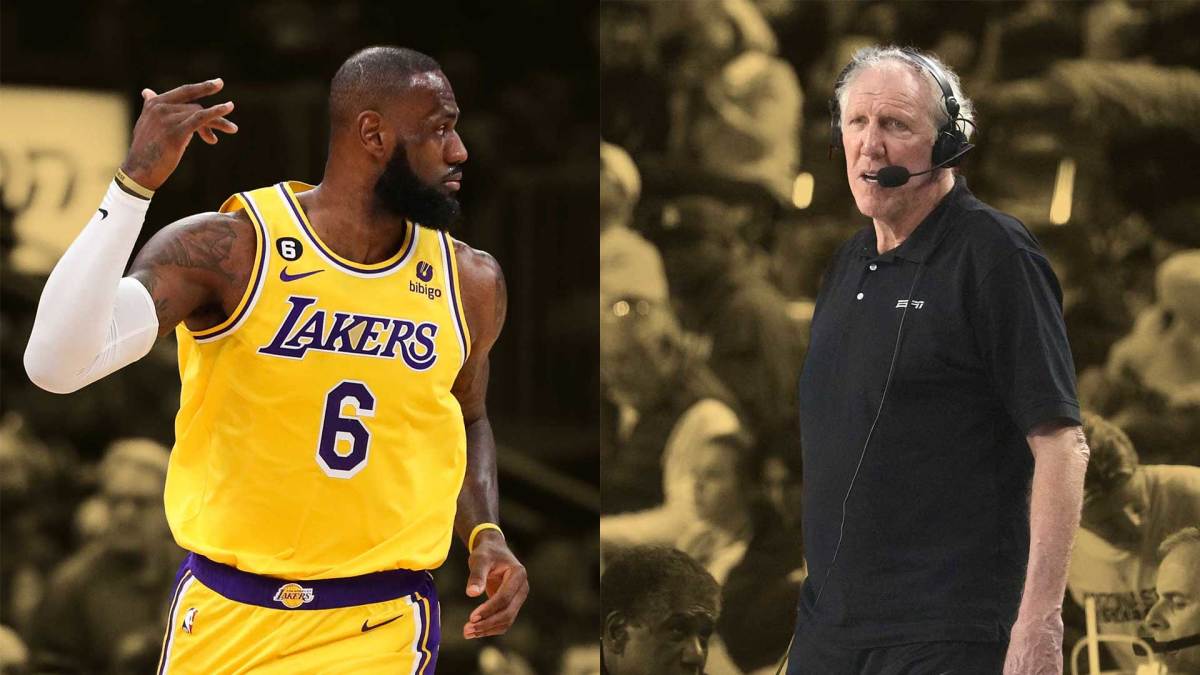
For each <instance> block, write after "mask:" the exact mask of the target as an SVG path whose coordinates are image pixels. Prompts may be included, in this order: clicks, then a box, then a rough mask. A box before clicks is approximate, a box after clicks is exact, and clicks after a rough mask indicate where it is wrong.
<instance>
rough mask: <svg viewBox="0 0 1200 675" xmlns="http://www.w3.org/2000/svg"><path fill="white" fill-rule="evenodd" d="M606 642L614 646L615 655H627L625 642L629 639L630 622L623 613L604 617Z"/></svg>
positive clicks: (614, 613) (603, 634)
mask: <svg viewBox="0 0 1200 675" xmlns="http://www.w3.org/2000/svg"><path fill="white" fill-rule="evenodd" d="M601 635H602V636H603V640H604V642H606V643H608V644H610V645H612V651H613V653H614V654H624V653H625V642H626V641H627V640H628V639H629V622H628V621H627V620H626V619H625V615H624V614H622V613H621V612H609V613H608V616H606V617H604V632H603V633H601Z"/></svg>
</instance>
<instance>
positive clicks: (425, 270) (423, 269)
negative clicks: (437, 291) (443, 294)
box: [417, 260, 433, 283]
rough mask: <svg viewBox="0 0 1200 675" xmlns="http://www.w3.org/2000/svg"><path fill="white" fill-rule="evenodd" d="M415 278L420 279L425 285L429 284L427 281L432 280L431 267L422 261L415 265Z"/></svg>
mask: <svg viewBox="0 0 1200 675" xmlns="http://www.w3.org/2000/svg"><path fill="white" fill-rule="evenodd" d="M417 278H418V279H420V280H421V281H424V282H425V283H429V280H430V279H432V278H433V265H430V264H429V263H427V262H425V261H424V260H422V261H420V262H418V263H417Z"/></svg>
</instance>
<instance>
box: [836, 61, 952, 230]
mask: <svg viewBox="0 0 1200 675" xmlns="http://www.w3.org/2000/svg"><path fill="white" fill-rule="evenodd" d="M929 86H930V85H929V83H928V82H925V81H924V79H923V78H922V76H920V75H919V74H917V73H916V72H913V70H912V69H911V68H907V67H904V66H902V65H900V64H891V63H887V64H883V65H881V66H879V67H874V68H867V69H865V70H862V71H859V72H858V73H857V74H856V75H855V76H854V79H853V80H851V82H850V86H849V88H848V89H847V96H846V106H845V108H844V109H843V110H842V111H841V114H842V119H841V127H842V148H843V149H844V150H845V152H846V178H847V180H848V181H849V182H850V191H851V192H852V193H853V194H854V202H855V204H856V205H857V206H858V210H859V211H860V212H862V214H863V215H864V216H868V217H870V218H875V219H882V220H884V221H887V220H889V219H895V218H898V217H902V216H903V214H904V213H906V212H907V209H909V208H910V207H911V206H912V204H913V201H914V199H915V192H916V190H917V189H918V188H919V187H921V186H923V185H926V184H928V183H929V182H930V181H932V180H934V177H935V176H937V175H938V172H934V173H931V174H928V175H925V176H918V177H916V178H914V179H912V180H910V181H909V182H908V183H906V184H904V185H902V186H900V187H895V188H885V187H880V186H879V184H878V183H877V182H875V181H873V180H868V179H866V178H864V175H865V174H874V173H876V172H877V171H879V169H882V168H883V167H885V166H889V165H896V166H903V167H906V168H907V169H908V170H909V171H910V172H912V173H917V172H918V171H924V170H926V169H928V168H929V167H930V156H931V154H932V152H933V141H934V137H935V135H936V132H937V130H936V129H935V128H934V125H933V122H932V119H931V112H930V107H929V99H930V92H929Z"/></svg>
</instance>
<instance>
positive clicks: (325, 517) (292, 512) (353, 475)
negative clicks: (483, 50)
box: [25, 47, 529, 673]
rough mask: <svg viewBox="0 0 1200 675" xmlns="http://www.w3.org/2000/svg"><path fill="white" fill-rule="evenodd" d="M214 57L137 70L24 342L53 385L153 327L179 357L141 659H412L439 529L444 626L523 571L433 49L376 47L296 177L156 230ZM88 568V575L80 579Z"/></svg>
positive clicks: (490, 334) (431, 623) (429, 616)
mask: <svg viewBox="0 0 1200 675" xmlns="http://www.w3.org/2000/svg"><path fill="white" fill-rule="evenodd" d="M222 86H223V83H222V81H221V80H220V79H214V80H210V81H208V82H200V83H196V84H188V85H184V86H181V87H178V88H176V89H173V90H171V91H168V92H165V93H163V94H157V93H155V92H153V91H151V90H149V89H147V90H143V92H142V97H143V99H144V104H143V107H142V113H141V116H140V117H139V118H138V121H137V124H136V125H135V127H134V131H133V142H132V145H131V147H130V150H129V154H128V156H127V157H126V159H125V162H124V164H123V165H122V167H121V169H120V170H118V172H117V178H116V180H115V181H114V182H113V184H112V186H111V187H110V189H109V191H108V194H107V195H106V196H105V198H104V201H103V202H102V203H101V205H100V208H99V210H98V211H97V213H96V215H95V216H93V217H92V220H91V221H90V222H89V223H88V225H87V226H86V227H85V229H84V230H83V232H82V233H81V234H80V236H79V237H78V238H77V239H76V241H75V242H74V243H73V244H72V246H71V247H70V248H69V249H68V250H67V252H66V253H65V254H64V255H63V258H62V260H61V261H60V262H59V264H58V265H57V266H56V268H55V269H54V271H53V273H52V274H51V275H50V278H49V280H48V281H47V283H46V288H45V291H44V292H43V294H42V298H41V302H40V304H39V307H38V314H37V319H36V322H35V325H34V330H33V335H32V337H31V338H30V343H29V347H28V349H27V351H26V355H25V365H26V369H27V371H28V372H29V375H30V378H31V379H32V380H33V381H34V382H36V383H37V384H38V385H39V386H41V387H43V388H45V389H48V390H50V391H54V392H59V393H66V392H70V391H74V390H76V389H78V388H80V387H82V386H84V385H86V384H88V383H90V382H92V381H95V380H97V379H99V378H101V377H103V376H105V375H107V374H108V373H111V372H113V371H115V370H117V369H118V368H120V367H122V366H124V365H126V364H128V363H131V362H133V361H135V360H136V359H138V358H141V357H142V356H144V355H145V354H146V353H147V352H148V351H149V349H150V347H151V344H152V343H153V341H154V338H155V337H156V336H163V335H166V334H167V333H169V332H171V331H172V330H174V331H175V334H176V337H177V339H178V342H179V370H180V377H181V379H182V392H181V401H180V411H179V415H178V417H177V419H176V429H175V430H176V441H175V447H174V450H173V452H172V453H171V461H170V467H169V470H168V475H167V484H166V491H165V502H166V510H167V518H168V521H169V522H170V525H171V530H172V532H173V534H174V536H175V540H176V541H177V542H178V543H179V544H180V545H181V546H182V547H183V548H185V549H187V550H189V551H191V552H192V553H191V555H190V556H189V557H188V560H187V561H186V562H185V563H184V565H183V567H182V568H181V570H180V575H179V582H178V585H177V587H176V588H175V591H174V597H173V599H172V604H171V610H170V624H169V625H168V630H167V634H166V636H165V638H164V641H163V650H162V656H161V659H160V665H159V672H160V673H165V672H171V673H177V672H178V673H183V672H188V673H192V672H196V673H214V672H226V671H237V672H249V671H252V672H256V673H257V672H261V673H298V672H322V673H328V672H339V673H340V672H344V673H375V672H390V673H395V672H404V673H431V672H433V670H434V667H435V664H436V660H437V648H438V640H439V634H440V629H439V618H438V602H437V596H436V593H435V590H434V585H433V579H432V576H431V575H430V573H429V571H428V570H431V569H434V568H436V567H438V566H439V565H441V563H442V562H443V561H444V560H445V558H446V555H447V552H448V549H449V546H450V537H451V532H452V530H453V531H455V532H457V533H458V535H459V537H460V538H461V539H462V540H463V542H464V543H466V544H467V548H468V550H469V551H470V559H469V566H470V577H469V580H468V582H467V595H469V596H473V597H474V596H478V595H480V594H481V593H483V592H484V590H485V589H486V591H487V594H488V599H487V601H486V602H484V603H483V604H482V605H480V606H479V607H478V608H476V609H475V610H474V611H473V612H472V614H471V616H470V619H469V621H468V623H467V624H466V626H465V627H464V629H463V634H464V636H465V637H467V638H475V637H484V636H490V635H498V634H500V633H503V632H505V630H507V629H508V627H509V626H510V625H512V622H513V620H514V619H515V617H516V614H517V612H518V610H519V609H520V607H521V605H522V603H523V602H524V601H525V597H526V596H527V594H528V592H529V587H528V583H527V581H526V574H525V569H524V567H523V566H522V565H521V564H520V563H519V562H518V561H517V559H516V558H515V557H514V555H513V554H512V552H511V551H510V550H509V549H508V546H507V545H506V543H505V540H504V537H503V535H502V533H501V532H500V528H499V527H498V526H497V525H496V523H497V521H498V513H497V510H498V506H497V487H496V465H495V441H494V439H493V437H492V431H491V426H490V424H489V422H488V418H487V413H486V409H485V394H486V392H487V383H488V351H489V350H490V349H491V347H492V344H493V343H494V342H495V340H496V337H497V335H498V334H499V332H500V328H501V325H502V324H503V322H504V316H505V311H506V305H507V299H506V292H505V286H504V279H503V276H502V274H501V271H500V268H499V266H498V265H497V263H496V261H495V260H494V259H493V258H492V257H491V256H489V255H488V254H486V253H483V252H481V251H476V250H474V249H472V248H470V247H469V246H467V245H465V244H463V243H461V242H459V241H457V240H455V239H453V238H452V237H451V236H450V235H449V234H448V233H447V231H446V229H447V228H448V227H449V226H450V224H451V223H452V222H453V221H454V220H455V218H456V217H457V215H458V213H459V205H458V202H457V201H456V200H455V199H454V193H455V192H456V191H457V190H458V189H459V187H460V184H461V181H462V176H463V174H462V168H461V167H462V164H463V163H464V162H465V161H466V159H467V151H466V148H465V147H464V146H463V142H462V140H461V139H460V138H459V136H458V133H457V132H456V131H455V123H456V121H457V119H458V113H459V109H458V105H457V103H456V101H455V98H454V92H453V90H452V89H451V87H450V83H449V82H448V81H447V79H446V76H445V75H444V74H443V73H442V71H441V68H440V66H439V65H438V64H437V63H436V62H435V61H434V60H433V59H431V58H429V57H428V56H425V55H423V54H420V53H418V52H415V51H412V50H408V49H401V48H396V47H372V48H369V49H365V50H363V51H360V52H358V53H356V54H354V55H353V56H351V57H350V58H349V59H348V60H347V61H346V62H345V63H344V64H342V66H341V68H340V69H339V70H338V72H337V74H336V75H335V76H334V78H333V82H332V84H331V89H330V97H329V112H330V142H329V157H328V160H327V162H326V166H325V174H324V177H323V179H322V181H321V183H320V184H319V185H317V186H315V187H314V186H310V185H305V184H303V183H298V182H283V183H278V184H276V185H272V186H270V187H265V188H260V189H257V190H252V191H248V192H240V193H238V194H236V195H234V196H232V197H230V198H229V199H228V200H227V201H226V202H225V203H224V204H223V205H222V206H221V208H220V210H219V212H216V213H202V214H198V215H195V216H191V217H188V218H184V219H183V220H180V221H179V222H176V223H173V224H171V225H170V226H168V227H166V228H164V229H163V230H162V231H160V232H158V233H157V234H155V235H154V237H153V238H152V239H151V240H150V241H149V242H148V243H147V244H146V246H145V248H143V249H142V251H141V252H140V253H139V254H138V256H137V257H136V259H135V260H134V262H133V265H132V267H131V270H130V274H129V275H128V276H125V277H123V278H122V272H123V270H124V268H125V264H126V261H127V260H128V258H129V255H130V252H131V250H132V248H133V244H134V242H135V240H136V239H137V236H138V232H139V231H140V229H141V226H142V221H143V219H144V216H145V213H146V209H147V207H148V206H149V201H150V198H151V197H152V195H153V191H154V190H156V189H157V188H158V187H159V186H161V185H162V184H163V183H164V182H165V181H166V180H167V178H168V177H169V176H170V174H171V172H172V171H173V170H174V169H175V167H176V166H177V165H178V163H179V160H180V157H181V156H182V154H183V152H184V150H185V149H186V148H187V145H188V142H189V141H190V139H191V137H192V135H193V134H194V135H198V136H199V137H200V138H201V139H203V140H204V141H205V142H207V143H209V144H213V143H216V142H217V136H216V133H215V132H218V131H219V132H223V133H236V132H237V126H236V125H235V124H234V123H233V122H232V121H231V120H229V118H228V115H229V113H230V112H231V111H232V110H233V103H232V102H225V103H218V104H216V105H211V106H208V107H205V106H204V105H202V104H200V103H198V101H199V100H200V99H202V98H204V97H207V96H211V95H213V94H216V93H217V92H219V91H220V90H221V88H222ZM97 581H102V580H97Z"/></svg>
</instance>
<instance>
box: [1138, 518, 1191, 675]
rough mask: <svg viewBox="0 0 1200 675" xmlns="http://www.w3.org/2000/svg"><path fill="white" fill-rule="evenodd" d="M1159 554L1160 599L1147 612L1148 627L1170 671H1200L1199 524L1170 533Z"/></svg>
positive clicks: (1156, 583)
mask: <svg viewBox="0 0 1200 675" xmlns="http://www.w3.org/2000/svg"><path fill="white" fill-rule="evenodd" d="M1198 522H1200V521H1198ZM1158 555H1159V565H1158V576H1157V578H1156V579H1155V589H1156V590H1157V592H1158V601H1157V602H1156V603H1154V607H1152V608H1150V613H1149V614H1148V615H1147V616H1146V627H1147V628H1148V629H1149V630H1150V632H1151V634H1153V635H1154V641H1155V642H1156V643H1158V645H1157V647H1156V650H1162V659H1163V660H1164V661H1166V663H1167V667H1168V669H1169V672H1172V673H1176V672H1178V673H1197V672H1200V574H1197V573H1196V570H1200V527H1196V526H1192V527H1186V528H1184V529H1182V530H1180V531H1178V532H1176V533H1175V534H1172V535H1171V536H1169V537H1167V539H1166V541H1164V542H1163V543H1162V545H1161V546H1160V547H1159V548H1158Z"/></svg>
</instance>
